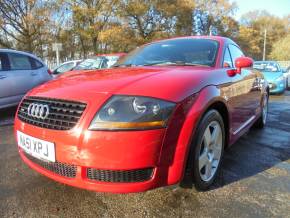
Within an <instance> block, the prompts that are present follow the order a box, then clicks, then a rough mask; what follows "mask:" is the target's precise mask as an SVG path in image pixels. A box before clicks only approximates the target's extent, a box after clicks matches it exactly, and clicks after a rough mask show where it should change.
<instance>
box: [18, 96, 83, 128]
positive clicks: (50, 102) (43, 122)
mask: <svg viewBox="0 0 290 218" xmlns="http://www.w3.org/2000/svg"><path fill="white" fill-rule="evenodd" d="M32 103H35V104H41V105H47V106H48V107H49V115H48V116H47V117H46V118H45V119H41V118H35V117H32V116H30V115H29V114H28V107H29V105H30V104H32ZM85 108H86V104H84V103H81V102H75V101H66V100H59V99H52V98H42V97H27V98H25V99H24V100H23V101H22V103H21V105H20V107H19V111H18V118H19V119H20V120H21V121H23V122H26V123H29V124H31V125H35V126H39V127H42V128H47V129H54V130H70V129H72V128H73V127H74V126H75V125H76V124H77V122H78V121H79V119H80V117H81V116H82V114H83V112H84V110H85Z"/></svg>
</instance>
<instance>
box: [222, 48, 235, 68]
mask: <svg viewBox="0 0 290 218" xmlns="http://www.w3.org/2000/svg"><path fill="white" fill-rule="evenodd" d="M233 66H234V65H233V61H232V58H231V55H230V51H229V48H226V51H225V55H224V63H223V67H225V68H232V67H233Z"/></svg>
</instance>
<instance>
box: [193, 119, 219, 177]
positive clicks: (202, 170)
mask: <svg viewBox="0 0 290 218" xmlns="http://www.w3.org/2000/svg"><path fill="white" fill-rule="evenodd" d="M222 147H223V132H222V129H221V126H220V124H219V123H218V122H217V121H212V122H211V123H210V124H209V125H208V126H207V127H206V129H205V132H204V134H203V138H202V144H201V149H200V154H199V160H198V164H199V174H200V177H201V179H202V180H203V181H205V182H207V181H210V180H211V179H212V178H213V177H214V176H215V174H216V172H217V169H218V166H219V163H220V160H221V154H222Z"/></svg>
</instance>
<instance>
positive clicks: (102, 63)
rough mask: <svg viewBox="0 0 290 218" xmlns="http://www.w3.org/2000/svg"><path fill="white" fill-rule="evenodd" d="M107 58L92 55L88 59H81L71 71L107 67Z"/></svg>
mask: <svg viewBox="0 0 290 218" xmlns="http://www.w3.org/2000/svg"><path fill="white" fill-rule="evenodd" d="M108 62H109V60H108V59H107V58H106V57H103V56H93V57H90V58H88V59H85V60H83V61H82V62H81V63H79V64H78V65H77V66H76V67H74V68H73V69H72V71H76V70H78V71H79V70H97V69H104V68H108Z"/></svg>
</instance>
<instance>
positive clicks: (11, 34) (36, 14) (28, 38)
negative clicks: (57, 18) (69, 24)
mask: <svg viewBox="0 0 290 218" xmlns="http://www.w3.org/2000/svg"><path fill="white" fill-rule="evenodd" d="M51 4H52V1H45V0H9V1H0V17H1V20H0V23H1V25H0V30H1V32H2V34H1V39H0V44H1V45H2V46H5V47H10V46H11V44H13V45H15V47H16V48H18V49H22V50H26V51H29V52H36V53H38V54H40V55H41V53H42V45H43V41H45V40H46V39H47V37H48V36H49V34H48V31H49V30H50V27H49V25H50V22H49V21H50V20H49V18H50V12H51V10H50V9H51Z"/></svg>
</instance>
